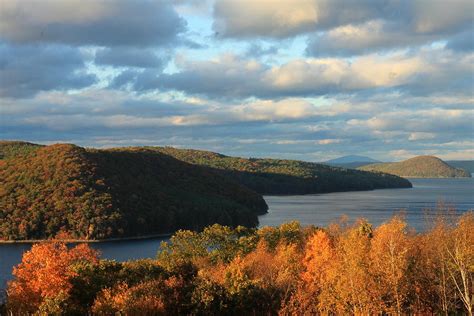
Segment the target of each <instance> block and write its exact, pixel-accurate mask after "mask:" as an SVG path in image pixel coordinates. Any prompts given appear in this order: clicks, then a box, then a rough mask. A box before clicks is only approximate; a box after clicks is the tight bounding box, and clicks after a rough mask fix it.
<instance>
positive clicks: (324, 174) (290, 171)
mask: <svg viewBox="0 0 474 316" xmlns="http://www.w3.org/2000/svg"><path fill="white" fill-rule="evenodd" d="M147 148H148V149H150V150H154V151H158V152H161V153H165V154H167V155H170V156H173V157H175V158H176V159H179V160H182V161H185V162H188V163H191V164H195V165H202V166H208V167H212V168H215V169H218V170H220V171H221V172H222V174H224V175H228V176H229V177H231V178H233V179H235V180H237V181H239V182H240V183H241V184H243V185H245V186H247V187H248V188H250V189H252V190H255V191H256V192H258V193H260V194H264V195H271V194H312V193H327V192H338V191H356V190H373V189H381V188H400V187H411V183H410V182H409V181H408V180H406V179H403V178H400V177H396V176H393V175H388V174H374V173H370V172H364V171H360V170H352V169H344V168H338V167H331V166H327V165H324V164H318V163H311V162H304V161H296V160H280V159H254V158H250V159H245V158H237V157H229V156H224V155H221V154H217V153H213V152H209V151H201V150H193V149H176V148H173V147H147Z"/></svg>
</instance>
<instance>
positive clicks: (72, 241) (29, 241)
mask: <svg viewBox="0 0 474 316" xmlns="http://www.w3.org/2000/svg"><path fill="white" fill-rule="evenodd" d="M173 234H174V233H166V234H153V235H145V236H131V237H120V238H109V239H19V240H0V244H37V243H42V242H64V243H67V244H94V243H105V242H119V241H127V240H144V239H155V238H169V237H171V236H173Z"/></svg>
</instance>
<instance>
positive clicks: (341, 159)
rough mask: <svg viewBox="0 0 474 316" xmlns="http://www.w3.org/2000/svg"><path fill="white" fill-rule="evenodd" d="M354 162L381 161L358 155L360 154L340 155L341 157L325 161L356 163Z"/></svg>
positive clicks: (330, 162)
mask: <svg viewBox="0 0 474 316" xmlns="http://www.w3.org/2000/svg"><path fill="white" fill-rule="evenodd" d="M354 162H367V163H369V162H371V163H377V162H380V161H378V160H375V159H372V158H370V157H366V156H358V155H349V156H343V157H339V158H335V159H331V160H328V161H325V163H326V164H345V163H354Z"/></svg>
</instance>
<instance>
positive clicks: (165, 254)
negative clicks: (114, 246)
mask: <svg viewBox="0 0 474 316" xmlns="http://www.w3.org/2000/svg"><path fill="white" fill-rule="evenodd" d="M452 215H454V214H452ZM428 224H429V226H428V227H429V228H428V229H427V230H426V231H424V232H423V233H416V232H414V231H413V230H411V229H410V228H409V227H408V226H407V223H406V222H405V221H404V219H403V217H400V216H395V217H393V218H392V219H391V220H389V221H387V222H385V223H383V224H382V225H380V226H378V227H373V226H372V225H371V224H370V223H368V222H367V221H365V220H358V221H356V222H355V223H348V222H347V221H341V222H339V223H334V224H332V225H330V226H329V227H326V228H316V227H301V226H300V225H299V224H298V223H297V222H291V223H286V224H283V225H281V226H280V227H264V228H261V229H258V230H257V229H249V228H245V227H237V228H235V229H232V228H229V227H225V226H221V225H213V226H210V227H207V228H205V229H204V230H203V231H202V232H195V231H188V230H181V231H178V232H177V233H176V234H175V235H174V236H173V237H172V238H171V240H170V241H169V242H167V243H162V245H161V249H160V251H159V253H158V256H157V258H156V259H148V260H136V261H128V262H123V263H122V262H115V261H110V260H100V259H99V258H98V254H97V252H95V251H93V250H91V249H90V248H89V247H87V246H86V245H79V246H76V247H75V248H68V247H67V246H66V245H64V244H62V243H59V242H50V243H42V244H37V245H34V246H33V247H32V249H31V250H30V251H29V252H27V253H25V254H24V256H23V260H22V262H21V263H20V264H19V265H18V266H17V267H16V268H15V269H14V271H13V275H14V277H15V278H14V280H13V281H11V282H10V283H9V285H8V289H7V304H6V306H4V308H3V311H2V308H1V306H0V314H6V315H10V314H12V315H30V314H39V315H130V316H132V315H412V314H413V315H440V314H443V315H472V312H473V309H474V306H473V304H472V297H473V295H474V292H473V291H474V287H473V281H474V278H473V276H474V271H473V268H472V267H473V266H474V215H473V213H472V212H468V213H465V214H464V215H463V216H460V217H457V216H454V217H451V216H447V217H439V218H438V219H437V220H436V221H435V222H431V223H428ZM51 280H54V282H51Z"/></svg>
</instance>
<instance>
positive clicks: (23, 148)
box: [0, 141, 42, 159]
mask: <svg viewBox="0 0 474 316" xmlns="http://www.w3.org/2000/svg"><path fill="white" fill-rule="evenodd" d="M41 146H42V145H38V144H33V143H28V142H22V141H0V159H7V158H11V157H14V156H17V155H22V154H26V153H29V152H31V151H35V150H36V149H38V148H39V147H41Z"/></svg>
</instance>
